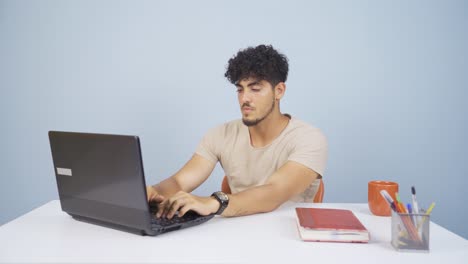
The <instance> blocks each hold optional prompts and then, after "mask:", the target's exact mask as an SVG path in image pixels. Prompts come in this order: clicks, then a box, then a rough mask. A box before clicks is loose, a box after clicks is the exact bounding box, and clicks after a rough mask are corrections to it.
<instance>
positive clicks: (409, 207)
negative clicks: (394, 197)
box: [406, 203, 413, 214]
mask: <svg viewBox="0 0 468 264" xmlns="http://www.w3.org/2000/svg"><path fill="white" fill-rule="evenodd" d="M406 208H408V213H409V214H412V213H413V209H412V208H411V204H410V203H407V204H406Z"/></svg>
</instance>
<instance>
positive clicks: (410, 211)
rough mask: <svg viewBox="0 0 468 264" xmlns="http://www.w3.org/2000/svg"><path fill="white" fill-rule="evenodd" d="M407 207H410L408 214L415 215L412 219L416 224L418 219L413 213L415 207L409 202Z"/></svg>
mask: <svg viewBox="0 0 468 264" xmlns="http://www.w3.org/2000/svg"><path fill="white" fill-rule="evenodd" d="M406 208H408V214H411V215H412V216H413V217H411V220H412V221H413V224H416V222H417V219H416V216H415V215H414V214H413V208H412V207H411V204H410V203H407V204H406Z"/></svg>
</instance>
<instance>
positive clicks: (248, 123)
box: [242, 98, 275, 127]
mask: <svg viewBox="0 0 468 264" xmlns="http://www.w3.org/2000/svg"><path fill="white" fill-rule="evenodd" d="M273 109H275V98H273V103H272V104H271V108H270V110H268V112H267V113H266V114H265V115H264V116H263V117H261V118H257V119H255V120H247V119H245V118H242V122H243V123H244V125H246V126H248V127H251V126H256V125H258V124H259V123H260V122H262V121H263V120H264V119H265V118H267V117H268V116H269V115H270V114H271V113H272V112H273Z"/></svg>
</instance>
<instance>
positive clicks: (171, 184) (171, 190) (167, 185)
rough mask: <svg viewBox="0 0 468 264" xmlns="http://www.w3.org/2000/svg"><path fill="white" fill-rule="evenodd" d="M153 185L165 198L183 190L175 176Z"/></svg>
mask: <svg viewBox="0 0 468 264" xmlns="http://www.w3.org/2000/svg"><path fill="white" fill-rule="evenodd" d="M153 187H154V188H155V189H156V191H157V192H158V194H160V195H162V196H164V197H165V198H169V197H171V196H172V195H174V194H175V193H177V192H178V191H182V188H181V187H180V185H179V184H178V183H177V181H176V180H175V179H174V178H173V177H169V178H167V179H165V180H163V181H162V182H160V183H158V184H155V185H153Z"/></svg>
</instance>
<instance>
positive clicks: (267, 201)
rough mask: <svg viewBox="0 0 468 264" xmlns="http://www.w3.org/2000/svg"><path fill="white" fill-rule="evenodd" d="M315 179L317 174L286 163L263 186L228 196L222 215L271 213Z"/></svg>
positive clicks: (297, 165) (304, 167)
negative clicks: (226, 205)
mask: <svg viewBox="0 0 468 264" xmlns="http://www.w3.org/2000/svg"><path fill="white" fill-rule="evenodd" d="M317 177H318V174H317V173H316V172H315V171H313V170H311V169H309V168H308V167H306V166H304V165H302V164H300V163H297V162H294V161H288V162H287V163H286V164H284V165H283V166H282V167H281V168H279V169H278V170H277V171H276V172H275V173H273V175H272V176H271V177H270V179H269V180H268V181H267V182H266V183H265V185H262V186H257V187H254V188H251V189H247V190H245V191H242V192H239V193H236V194H230V195H229V205H228V207H227V208H226V209H225V210H224V212H223V213H222V215H223V216H226V217H231V216H242V215H250V214H255V213H265V212H270V211H273V210H275V209H276V208H278V207H279V206H280V205H281V204H283V203H284V202H286V201H288V200H289V199H291V198H292V197H294V196H295V195H297V194H299V193H301V192H303V191H304V190H305V189H306V188H307V187H308V186H309V185H310V184H311V183H312V182H313V181H314V180H315V179H316V178H317Z"/></svg>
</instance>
